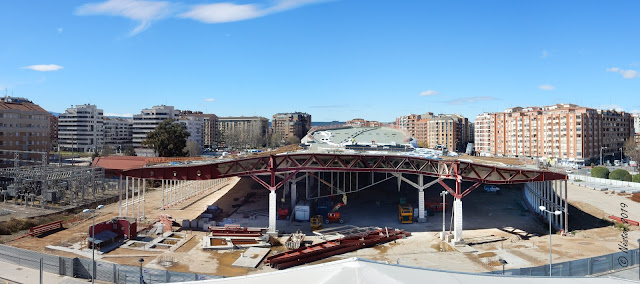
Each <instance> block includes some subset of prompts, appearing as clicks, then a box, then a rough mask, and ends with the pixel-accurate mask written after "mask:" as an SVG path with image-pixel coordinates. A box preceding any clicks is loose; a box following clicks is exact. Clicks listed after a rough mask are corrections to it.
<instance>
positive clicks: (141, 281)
mask: <svg viewBox="0 0 640 284" xmlns="http://www.w3.org/2000/svg"><path fill="white" fill-rule="evenodd" d="M138 262H140V284H144V278H142V263H143V262H144V258H142V257H141V258H140V259H138Z"/></svg>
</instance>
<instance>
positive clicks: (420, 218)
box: [418, 188, 427, 223]
mask: <svg viewBox="0 0 640 284" xmlns="http://www.w3.org/2000/svg"><path fill="white" fill-rule="evenodd" d="M426 222H427V218H425V216H424V189H422V188H420V189H419V191H418V223H426Z"/></svg>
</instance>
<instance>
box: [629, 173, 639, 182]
mask: <svg viewBox="0 0 640 284" xmlns="http://www.w3.org/2000/svg"><path fill="white" fill-rule="evenodd" d="M631 180H632V181H633V182H640V174H636V175H634V176H633V177H632V178H631Z"/></svg>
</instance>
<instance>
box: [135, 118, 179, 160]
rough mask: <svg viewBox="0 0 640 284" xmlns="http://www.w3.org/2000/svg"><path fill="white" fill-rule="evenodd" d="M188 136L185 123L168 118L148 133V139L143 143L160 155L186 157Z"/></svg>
mask: <svg viewBox="0 0 640 284" xmlns="http://www.w3.org/2000/svg"><path fill="white" fill-rule="evenodd" d="M187 137H189V132H188V131H187V129H185V127H184V125H182V124H179V123H173V119H167V120H165V121H163V122H161V123H160V124H159V125H158V127H156V129H154V130H153V131H151V132H149V133H147V139H145V140H144V141H142V145H145V146H147V147H150V148H152V149H153V150H154V151H155V152H156V154H157V155H158V156H159V157H184V156H185V154H186V153H185V151H184V148H185V147H187Z"/></svg>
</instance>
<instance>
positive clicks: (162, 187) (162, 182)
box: [160, 180, 164, 210]
mask: <svg viewBox="0 0 640 284" xmlns="http://www.w3.org/2000/svg"><path fill="white" fill-rule="evenodd" d="M160 183H161V184H162V186H161V189H162V210H164V180H161V181H160Z"/></svg>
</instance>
